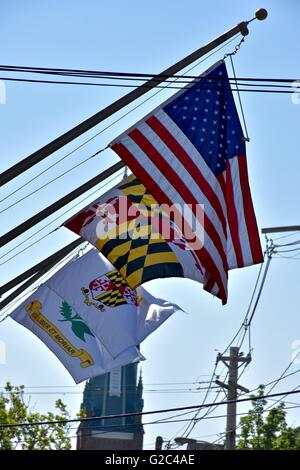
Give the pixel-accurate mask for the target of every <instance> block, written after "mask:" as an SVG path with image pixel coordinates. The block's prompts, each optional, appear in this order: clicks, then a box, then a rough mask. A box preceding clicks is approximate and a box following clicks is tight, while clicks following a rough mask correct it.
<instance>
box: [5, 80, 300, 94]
mask: <svg viewBox="0 0 300 470" xmlns="http://www.w3.org/2000/svg"><path fill="white" fill-rule="evenodd" d="M0 80H2V81H12V82H25V83H39V84H47V85H79V86H82V85H84V86H98V87H114V88H115V87H116V88H132V89H134V90H136V85H128V84H125V83H99V82H98V83H90V82H72V81H59V80H37V79H33V78H32V79H29V78H12V77H0ZM237 80H238V79H237ZM179 83H181V82H179ZM189 83H191V82H189ZM237 85H239V86H247V85H246V84H243V83H237ZM193 86H194V87H195V85H193ZM250 86H252V87H253V86H260V85H254V84H251V85H250ZM263 86H265V85H263ZM281 86H282V87H284V88H289V90H278V89H277V88H278V87H279V85H268V87H269V88H264V89H259V88H232V87H231V90H232V91H239V92H248V93H249V92H254V93H279V94H282V93H284V94H294V93H297V92H299V90H298V89H297V88H293V87H290V86H285V85H281ZM270 87H271V88H274V87H276V89H270ZM139 88H146V89H149V90H151V89H153V85H147V84H142V85H139ZM155 88H157V89H165V86H164V85H155ZM182 88H183V87H180V86H170V87H169V89H170V90H182ZM195 88H197V87H195ZM199 88H201V90H218V91H222V90H227V87H225V88H222V87H213V86H211V85H210V86H209V85H207V86H206V87H203V86H202V84H199Z"/></svg>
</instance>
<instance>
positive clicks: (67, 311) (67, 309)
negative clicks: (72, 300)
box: [60, 301, 72, 320]
mask: <svg viewBox="0 0 300 470" xmlns="http://www.w3.org/2000/svg"><path fill="white" fill-rule="evenodd" d="M60 313H61V315H62V316H63V317H64V318H65V319H66V320H71V319H72V307H71V305H69V304H68V303H67V302H65V301H63V303H62V305H61V307H60Z"/></svg>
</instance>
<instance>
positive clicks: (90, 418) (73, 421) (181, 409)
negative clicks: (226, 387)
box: [0, 390, 300, 428]
mask: <svg viewBox="0 0 300 470" xmlns="http://www.w3.org/2000/svg"><path fill="white" fill-rule="evenodd" d="M299 393H300V390H291V391H287V392H280V393H273V394H271V395H262V396H258V397H251V398H240V399H238V400H226V401H220V402H218V403H206V404H204V405H190V406H182V407H176V408H167V409H159V410H152V411H138V412H134V413H123V414H117V415H106V416H93V417H87V418H74V419H62V420H51V421H37V422H34V423H13V424H11V423H9V424H3V423H2V424H0V428H15V427H23V426H43V425H50V424H51V425H52V424H62V423H78V422H90V421H99V420H103V419H116V418H126V417H133V416H144V415H151V414H158V413H171V412H174V411H183V410H193V409H195V408H209V407H210V406H212V405H216V406H220V405H227V404H228V403H244V402H248V401H258V400H263V399H266V398H274V397H279V396H283V395H284V396H289V395H295V394H299ZM299 406H300V405H299Z"/></svg>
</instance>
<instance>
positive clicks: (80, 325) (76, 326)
mask: <svg viewBox="0 0 300 470" xmlns="http://www.w3.org/2000/svg"><path fill="white" fill-rule="evenodd" d="M72 331H73V333H74V334H75V335H76V336H77V337H78V338H79V339H81V340H82V341H85V337H84V335H85V334H87V335H90V336H94V335H93V333H92V332H91V330H90V329H89V327H88V326H87V325H86V323H84V322H83V321H81V320H74V321H72Z"/></svg>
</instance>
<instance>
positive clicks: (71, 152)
mask: <svg viewBox="0 0 300 470" xmlns="http://www.w3.org/2000/svg"><path fill="white" fill-rule="evenodd" d="M235 39H236V38H235V37H233V38H232V39H230V40H229V41H227V42H226V43H225V44H223V45H222V46H220V47H219V48H217V49H216V50H215V51H213V52H212V53H211V54H209V55H208V56H207V57H206V58H205V59H202V60H199V61H198V62H196V64H194V65H193V66H191V67H190V68H189V69H188V70H187V71H186V73H188V72H190V71H191V70H193V69H195V68H196V67H198V66H199V65H200V64H202V63H203V62H205V61H206V60H207V59H209V58H210V57H211V56H213V55H214V54H216V53H217V52H218V51H219V50H221V49H223V48H224V47H226V46H227V45H228V44H230V43H231V42H232V41H234V40H235ZM182 76H183V77H185V74H183V75H182ZM176 77H177V76H176ZM176 77H174V80H173V82H176V81H177V78H176ZM170 83H172V82H170ZM168 88H169V85H166V86H165V89H168ZM162 91H163V90H162V89H160V90H158V91H156V92H155V93H153V94H152V95H151V96H149V97H148V98H146V99H144V100H143V101H141V102H140V103H138V104H137V105H135V106H134V107H133V108H131V109H130V110H129V111H127V112H126V113H123V114H122V115H121V116H120V117H119V118H117V119H115V120H114V121H113V122H112V123H110V124H108V125H107V126H106V127H104V128H103V129H101V130H100V131H99V132H97V133H96V134H94V135H93V136H91V137H90V138H89V139H87V140H85V141H84V142H83V143H82V144H80V145H78V146H77V147H75V148H74V149H73V150H71V151H70V152H69V153H67V154H66V155H64V156H63V157H61V158H60V159H59V160H57V161H56V162H54V163H53V164H52V165H50V166H48V167H47V168H46V169H45V170H43V171H41V172H40V173H38V174H37V175H35V176H34V177H32V178H30V179H29V180H28V181H27V182H26V183H24V184H23V185H21V186H19V187H18V188H16V189H15V190H14V191H12V192H11V193H10V194H8V195H7V196H6V197H4V198H3V199H1V200H0V202H3V201H4V200H6V199H8V198H9V197H11V196H12V195H13V194H15V193H16V192H18V191H20V190H21V189H23V188H24V187H25V186H27V185H28V184H30V183H31V182H32V181H34V180H35V179H36V178H38V177H39V176H41V175H43V174H44V173H46V172H47V171H49V170H50V169H51V168H53V167H54V166H56V165H57V164H58V163H60V162H62V161H63V160H65V159H66V158H68V157H69V156H70V155H72V154H73V153H74V152H76V151H77V150H79V149H80V148H82V147H83V146H84V145H86V144H88V143H89V142H91V141H92V140H93V139H95V138H96V137H98V136H99V135H100V134H102V133H103V132H105V131H106V130H108V129H110V128H111V127H112V126H114V125H115V124H117V123H118V122H119V121H121V120H122V119H123V118H124V117H126V116H128V115H129V114H131V113H132V112H133V111H135V110H136V109H138V108H139V107H141V106H142V105H143V104H145V103H147V102H148V101H150V100H151V99H153V98H154V97H155V96H157V95H158V94H160V93H161V92H162Z"/></svg>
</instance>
